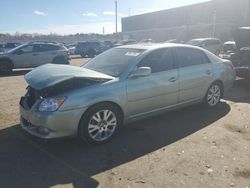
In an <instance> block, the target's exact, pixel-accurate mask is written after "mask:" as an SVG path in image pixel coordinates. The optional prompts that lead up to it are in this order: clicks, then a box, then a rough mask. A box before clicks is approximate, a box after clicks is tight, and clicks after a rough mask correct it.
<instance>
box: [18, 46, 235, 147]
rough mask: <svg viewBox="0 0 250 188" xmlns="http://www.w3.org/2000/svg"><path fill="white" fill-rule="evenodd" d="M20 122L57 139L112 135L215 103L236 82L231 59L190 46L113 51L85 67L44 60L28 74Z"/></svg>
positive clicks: (93, 140) (101, 138)
mask: <svg viewBox="0 0 250 188" xmlns="http://www.w3.org/2000/svg"><path fill="white" fill-rule="evenodd" d="M25 79H26V81H27V83H28V85H29V87H28V89H27V90H28V91H27V93H26V95H25V96H24V97H22V98H21V101H20V115H21V127H22V128H23V129H24V130H26V131H27V132H29V133H30V134H32V135H35V136H37V137H40V138H45V139H50V138H57V137H64V136H76V135H78V136H79V137H80V138H81V139H83V140H85V141H87V142H91V143H103V142H106V141H108V140H110V139H111V138H112V137H113V136H114V135H115V133H116V132H117V131H118V129H119V127H120V126H121V125H123V124H126V123H128V122H131V121H133V120H137V119H140V118H145V117H148V116H152V115H156V114H159V113H162V112H166V111H169V110H172V109H176V108H182V107H184V106H188V105H192V104H195V103H204V104H205V105H206V106H208V107H215V106H216V105H217V104H218V103H219V102H220V99H221V97H222V96H223V93H224V92H226V91H227V90H228V89H229V88H230V87H231V86H232V84H233V82H234V79H235V71H234V68H233V66H232V64H231V62H230V61H228V60H222V59H219V58H218V57H217V56H215V55H213V54H212V53H210V52H208V51H206V50H204V49H201V48H198V47H192V46H187V45H179V44H158V45H131V46H121V47H116V48H113V49H110V50H108V51H106V52H104V53H102V54H100V55H98V56H96V57H95V58H93V59H92V60H90V61H89V62H88V63H87V64H85V65H84V66H82V67H74V66H69V65H52V64H48V65H43V66H41V67H38V68H36V69H34V70H33V71H31V72H30V73H28V74H26V75H25Z"/></svg>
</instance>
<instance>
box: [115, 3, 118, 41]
mask: <svg viewBox="0 0 250 188" xmlns="http://www.w3.org/2000/svg"><path fill="white" fill-rule="evenodd" d="M115 40H116V42H117V41H118V36H117V0H115Z"/></svg>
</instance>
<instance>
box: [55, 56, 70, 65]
mask: <svg viewBox="0 0 250 188" xmlns="http://www.w3.org/2000/svg"><path fill="white" fill-rule="evenodd" d="M52 63H53V64H69V62H68V61H67V59H66V58H65V57H62V56H60V57H56V58H55V59H54V60H53V62H52Z"/></svg>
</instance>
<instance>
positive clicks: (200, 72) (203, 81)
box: [179, 63, 212, 103]
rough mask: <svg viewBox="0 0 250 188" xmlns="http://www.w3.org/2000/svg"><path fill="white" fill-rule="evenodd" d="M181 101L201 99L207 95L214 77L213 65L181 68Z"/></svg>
mask: <svg viewBox="0 0 250 188" xmlns="http://www.w3.org/2000/svg"><path fill="white" fill-rule="evenodd" d="M179 76H180V94H179V97H180V98H179V99H180V103H183V102H188V101H192V100H200V99H202V97H204V96H205V93H206V91H207V88H208V86H209V85H210V83H211V80H212V79H211V78H212V65H211V64H210V63H209V64H203V65H196V66H191V67H184V68H180V69H179Z"/></svg>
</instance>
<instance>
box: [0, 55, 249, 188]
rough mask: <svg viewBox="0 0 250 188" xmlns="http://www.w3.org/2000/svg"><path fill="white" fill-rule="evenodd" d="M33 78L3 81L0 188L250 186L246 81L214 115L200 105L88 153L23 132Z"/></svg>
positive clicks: (18, 74) (75, 144)
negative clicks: (24, 103)
mask: <svg viewBox="0 0 250 188" xmlns="http://www.w3.org/2000/svg"><path fill="white" fill-rule="evenodd" d="M84 62H86V59H81V58H77V57H74V59H72V60H71V64H72V65H76V66H79V65H81V64H83V63H84ZM28 71H29V70H17V71H15V72H14V73H13V74H12V75H10V76H5V77H4V76H3V77H0V88H1V90H0V91H1V93H0V94H1V98H0V161H1V162H0V187H1V188H11V187H36V188H39V187H75V188H81V187H104V188H106V187H109V188H113V187H114V188H116V187H119V188H123V187H124V188H125V187H126V188H128V187H136V188H137V187H157V188H160V187H164V188H165V187H192V188H196V187H197V188H201V187H206V188H208V187H211V188H215V187H216V188H217V187H239V188H247V187H250V144H249V143H250V116H249V114H250V113H249V112H250V104H249V102H250V95H249V94H250V84H249V82H248V81H246V80H237V81H236V82H235V85H234V88H232V90H231V91H230V92H229V93H227V94H226V96H225V99H224V100H223V101H222V103H221V104H220V105H219V106H218V107H217V108H215V109H212V110H211V109H210V110H209V109H206V108H204V107H201V106H199V105H197V106H192V107H188V108H185V109H182V110H178V111H175V112H170V113H167V114H163V115H160V116H156V117H154V118H150V119H147V120H142V121H138V122H135V123H133V124H130V125H128V126H124V127H123V128H122V129H121V131H120V133H119V134H118V135H117V136H116V137H115V138H114V139H113V140H112V141H111V142H109V143H107V144H105V145H101V146H89V145H86V144H84V143H81V142H79V141H78V140H77V139H72V138H64V139H56V140H51V141H44V140H40V139H37V138H34V137H33V136H30V135H28V134H26V133H25V132H23V131H22V130H21V129H20V128H19V115H18V102H19V99H20V96H22V95H23V94H24V92H25V87H26V86H27V85H26V83H25V81H24V79H23V75H24V74H25V73H27V72H28Z"/></svg>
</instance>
